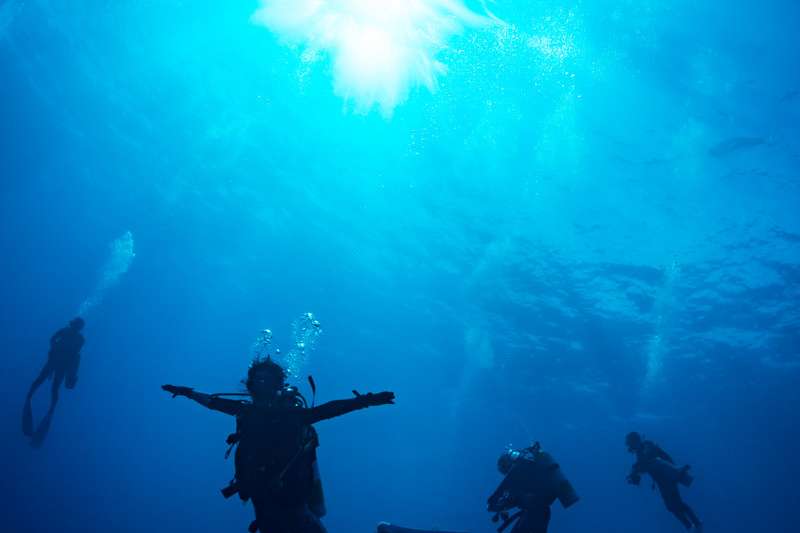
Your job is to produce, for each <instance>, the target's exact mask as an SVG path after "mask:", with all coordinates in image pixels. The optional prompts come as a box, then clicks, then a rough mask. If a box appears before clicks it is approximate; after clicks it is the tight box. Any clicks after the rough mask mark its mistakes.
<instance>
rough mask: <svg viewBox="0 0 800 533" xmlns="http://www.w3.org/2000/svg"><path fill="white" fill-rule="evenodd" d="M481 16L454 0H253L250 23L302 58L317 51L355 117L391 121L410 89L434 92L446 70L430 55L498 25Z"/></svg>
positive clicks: (486, 15) (336, 91) (433, 55)
mask: <svg viewBox="0 0 800 533" xmlns="http://www.w3.org/2000/svg"><path fill="white" fill-rule="evenodd" d="M484 7H485V4H484ZM485 12H486V13H485V14H478V13H475V12H474V11H472V10H470V9H469V8H468V7H467V6H466V5H465V4H464V3H463V2H462V1H461V0H382V1H376V0H261V7H260V8H259V9H258V10H257V11H256V12H255V13H254V14H253V18H252V20H253V22H254V23H256V24H259V25H262V26H265V27H266V28H268V29H269V30H270V31H272V32H273V33H275V34H276V35H278V36H279V38H280V39H281V40H282V41H283V42H285V43H287V44H290V45H300V46H303V47H305V49H306V51H312V52H313V53H311V54H308V56H310V57H316V52H324V53H325V54H326V55H327V56H328V57H329V58H330V60H331V62H332V67H333V68H332V71H333V87H334V92H335V93H336V94H337V95H338V96H340V97H342V98H344V99H345V100H346V101H351V102H353V103H354V105H355V110H356V111H357V112H360V113H366V112H368V111H369V110H371V109H372V108H373V107H375V106H377V107H379V108H380V110H381V112H382V113H383V114H384V115H385V116H391V114H392V112H393V111H394V109H395V108H396V107H397V106H398V105H400V104H401V103H403V102H404V101H405V100H406V99H407V98H408V95H409V93H410V92H411V91H412V90H413V89H416V88H419V87H424V88H425V89H427V90H428V91H430V92H435V91H436V90H437V88H438V80H439V78H440V77H441V76H442V75H444V74H445V73H446V72H447V68H446V66H445V65H444V64H443V63H442V62H441V61H439V60H438V59H437V57H436V56H437V55H438V54H439V52H441V51H442V50H443V49H444V48H445V47H446V46H447V42H448V41H449V40H450V39H451V38H452V37H453V36H455V35H458V34H460V33H462V32H463V31H464V29H465V28H467V27H480V26H489V25H492V24H497V23H500V21H499V20H498V19H497V18H496V17H494V15H492V14H491V13H490V12H489V11H488V9H485Z"/></svg>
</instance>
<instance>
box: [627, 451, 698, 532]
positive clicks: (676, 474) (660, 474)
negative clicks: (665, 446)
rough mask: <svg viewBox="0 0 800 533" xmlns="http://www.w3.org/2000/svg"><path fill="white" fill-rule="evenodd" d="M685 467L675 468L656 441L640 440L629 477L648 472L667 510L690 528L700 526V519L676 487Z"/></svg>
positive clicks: (673, 462) (633, 477) (636, 477)
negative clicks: (640, 444) (667, 465)
mask: <svg viewBox="0 0 800 533" xmlns="http://www.w3.org/2000/svg"><path fill="white" fill-rule="evenodd" d="M661 461H663V462H666V463H668V464H669V465H672V467H666V465H664V464H663V463H661ZM687 469H688V467H683V468H677V467H676V466H675V461H673V460H672V457H670V455H669V454H668V453H667V452H665V451H664V450H662V449H661V447H659V446H658V445H657V444H656V443H654V442H652V441H649V440H646V441H644V442H642V446H641V447H640V448H639V449H638V450H637V451H636V463H635V464H634V465H633V467H632V469H631V475H630V477H631V478H632V479H636V480H638V478H639V477H640V476H641V475H642V474H649V475H650V477H651V478H652V479H653V482H655V484H656V486H657V487H658V491H659V493H660V494H661V498H662V499H663V500H664V505H665V506H666V507H667V510H668V511H669V512H671V513H672V514H674V515H675V517H676V518H677V519H678V520H680V522H681V524H683V525H684V527H686V529H691V528H692V526H695V527H697V528H701V527H702V523H701V522H700V519H699V518H697V515H696V514H695V513H694V511H693V510H692V508H691V507H689V505H688V504H687V503H686V502H684V501H683V498H681V493H680V490H679V489H678V483H679V482H680V479H681V476H683V475H686V470H687Z"/></svg>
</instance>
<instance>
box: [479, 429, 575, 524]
mask: <svg viewBox="0 0 800 533" xmlns="http://www.w3.org/2000/svg"><path fill="white" fill-rule="evenodd" d="M497 469H498V470H499V471H500V473H501V474H503V475H504V476H505V477H504V478H503V481H502V482H501V483H500V485H499V486H498V487H497V489H496V490H495V491H494V493H493V494H492V495H491V496H490V497H489V502H488V510H489V511H490V512H492V513H495V515H494V518H492V521H494V522H497V521H499V520H500V519H502V520H503V523H502V525H501V526H500V528H499V529H498V530H497V531H498V532H502V531H504V530H505V529H506V528H507V527H508V526H510V525H511V524H512V523H514V521H516V522H517V523H516V525H515V526H514V528H513V529H512V530H511V533H546V532H547V526H548V524H549V523H550V506H551V505H552V504H553V502H554V501H555V500H556V499H558V500H559V501H560V502H561V505H562V507H564V508H565V509H566V508H568V507H570V506H572V505H573V504H575V503H576V502H577V501H578V499H579V497H578V495H577V494H576V493H575V489H574V488H573V487H572V484H571V483H570V482H569V481H568V480H567V478H566V477H565V476H564V474H563V472H562V471H561V468H560V467H559V465H558V463H556V462H555V460H554V459H553V457H552V456H551V455H550V454H549V453H547V452H544V451H542V448H541V446H540V445H539V443H538V442H537V443H535V444H534V445H533V446H531V447H529V448H524V449H522V450H512V449H510V450H506V451H505V452H504V453H503V454H502V455H501V456H500V458H499V459H498V460H497ZM514 508H516V509H518V510H517V511H516V512H515V513H513V514H511V515H509V511H510V510H511V509H514Z"/></svg>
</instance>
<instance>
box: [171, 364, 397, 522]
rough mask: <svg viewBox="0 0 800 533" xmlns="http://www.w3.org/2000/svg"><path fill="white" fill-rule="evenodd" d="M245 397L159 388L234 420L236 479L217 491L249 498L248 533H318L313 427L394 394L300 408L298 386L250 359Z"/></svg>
mask: <svg viewBox="0 0 800 533" xmlns="http://www.w3.org/2000/svg"><path fill="white" fill-rule="evenodd" d="M245 385H246V387H247V391H248V392H247V394H246V395H243V396H244V399H231V398H225V397H223V396H230V395H215V394H206V393H202V392H197V391H195V390H194V389H192V388H190V387H180V386H175V385H163V386H162V389H164V390H165V391H167V392H169V393H170V394H172V396H173V397H176V396H185V397H187V398H189V399H191V400H194V401H196V402H197V403H199V404H200V405H203V406H204V407H206V408H208V409H211V410H214V411H219V412H222V413H225V414H228V415H231V416H235V417H236V432H235V433H233V434H231V435H230V436H229V437H228V441H227V442H228V444H229V445H230V446H231V447H230V448H229V450H228V453H230V451H231V450H232V449H233V448H234V447H235V448H236V453H235V455H234V459H235V474H234V478H233V480H232V481H231V483H230V485H229V486H228V487H226V488H225V489H223V490H222V493H223V495H224V496H225V497H226V498H229V497H231V496H233V495H234V494H238V495H239V497H240V498H241V499H242V500H243V501H247V500H251V501H252V502H253V508H254V510H255V514H256V519H255V521H253V523H252V524H250V532H251V533H256V532H257V531H261V532H262V533H325V527H324V526H323V525H322V522H321V521H320V519H321V518H322V517H323V516H324V515H325V504H324V497H323V494H322V484H321V481H320V478H319V469H318V467H317V455H316V449H317V446H318V445H319V440H318V437H317V432H316V430H315V429H314V427H313V424H316V423H317V422H321V421H323V420H328V419H331V418H335V417H337V416H342V415H345V414H347V413H351V412H353V411H357V410H359V409H364V408H367V407H372V406H378V405H388V404H393V403H394V399H395V396H394V393H393V392H388V391H387V392H379V393H376V394H373V393H368V394H359V393H358V392H357V391H353V393H354V394H355V397H354V398H350V399H345V400H334V401H331V402H327V403H324V404H322V405H319V406H311V407H309V406H308V405H307V402H306V400H305V398H303V396H302V395H301V394H300V392H299V391H298V390H297V388H295V387H292V386H289V385H287V384H286V373H285V371H284V370H283V368H281V367H280V366H279V365H278V364H276V363H275V362H273V361H272V360H271V359H265V360H256V361H254V362H253V364H252V365H251V366H250V369H249V370H248V373H247V380H246V381H245Z"/></svg>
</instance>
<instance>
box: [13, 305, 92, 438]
mask: <svg viewBox="0 0 800 533" xmlns="http://www.w3.org/2000/svg"><path fill="white" fill-rule="evenodd" d="M84 325H85V322H84V321H83V319H82V318H80V317H76V318H74V319H72V320H71V321H70V323H69V325H68V326H67V327H64V328H61V329H60V330H58V331H56V332H55V333H54V334H53V336H52V337H50V352H49V353H48V355H47V362H46V363H45V364H44V366H43V367H42V370H41V371H40V372H39V375H38V376H37V377H36V379H35V380H34V381H33V383H32V384H31V388H30V389H29V390H28V396H27V397H26V398H25V406H24V408H23V410H22V433H23V434H24V435H25V436H26V437H30V438H31V446H33V447H34V448H38V447H39V446H41V445H42V442H44V438H45V437H46V436H47V432H48V431H49V430H50V422H51V421H52V419H53V412H54V411H55V409H56V404H57V403H58V390H59V388H61V384H62V383H63V384H64V386H65V387H66V388H68V389H74V388H75V385H76V384H77V383H78V367H79V366H80V362H81V348H83V343H84V338H83V335H81V330H82V329H83V326H84ZM47 379H50V380H52V385H51V386H50V409H48V411H47V414H45V416H44V418H42V420H41V422H39V426H38V427H37V428H36V431H34V429H33V409H32V407H31V400H32V399H33V394H34V393H35V392H36V389H38V388H39V386H41V384H42V383H44V382H45V381H46V380H47Z"/></svg>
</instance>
